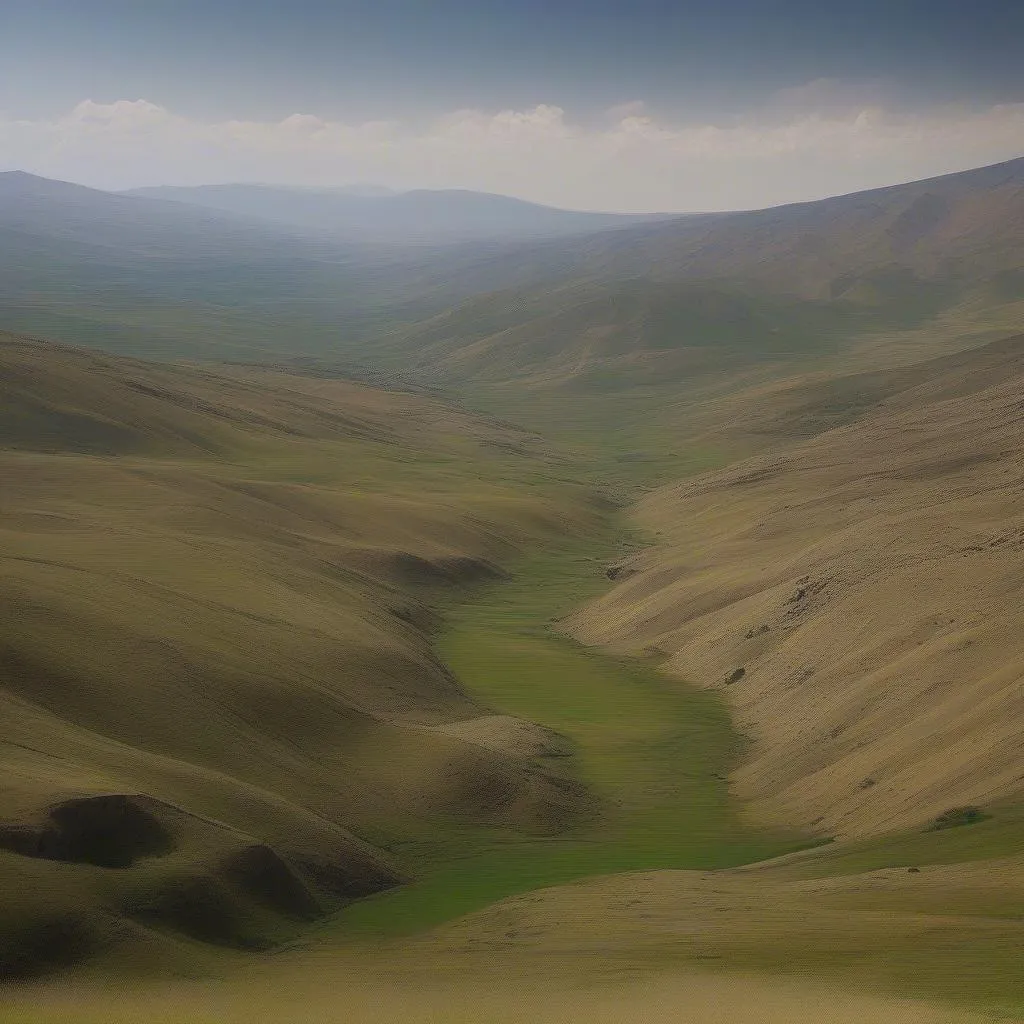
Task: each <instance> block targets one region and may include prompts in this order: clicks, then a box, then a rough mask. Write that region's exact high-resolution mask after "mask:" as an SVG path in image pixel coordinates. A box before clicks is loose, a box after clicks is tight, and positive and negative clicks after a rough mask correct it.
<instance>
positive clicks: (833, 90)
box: [0, 82, 1024, 210]
mask: <svg viewBox="0 0 1024 1024" xmlns="http://www.w3.org/2000/svg"><path fill="white" fill-rule="evenodd" d="M869 100H870V102H868V101H869ZM1021 152H1024V104H1003V105H996V106H991V107H988V108H985V109H963V108H958V109H936V110H931V111H926V112H916V113H913V112H906V111H895V110H892V109H887V108H886V107H885V105H884V103H883V102H882V101H881V100H880V99H879V97H878V94H877V90H875V91H872V90H871V89H860V90H857V89H854V90H852V91H847V92H844V91H843V88H842V87H840V86H839V85H837V84H836V83H832V82H812V83H808V85H807V86H804V87H801V89H795V90H788V91H787V92H786V93H785V94H782V95H780V96H777V97H775V98H773V99H772V100H771V101H770V102H768V103H766V105H765V107H764V108H763V109H762V110H761V111H760V112H759V113H758V114H757V115H751V116H749V117H747V118H743V119H737V120H735V121H732V122H729V123H723V124H694V123H673V122H671V121H669V120H666V119H664V118H660V117H657V116H655V115H654V114H652V113H650V112H648V110H647V108H646V107H645V106H644V105H643V104H642V103H640V102H639V101H634V102H630V103H625V104H620V105H618V106H617V107H613V108H611V109H610V110H609V111H607V112H606V118H605V120H604V121H603V122H601V123H599V124H597V125H589V124H587V125H585V124H582V123H577V122H575V121H574V120H573V119H572V118H571V117H570V116H569V115H568V114H567V113H566V111H565V110H563V109H562V108H561V107H558V106H555V105H551V104H541V105H539V106H536V107H533V108H530V109H526V110H502V111H497V112H485V111H481V110H475V109H463V110H457V111H453V112H451V113H449V114H446V115H444V116H443V117H439V118H437V119H435V120H433V121H431V122H429V123H412V122H409V123H405V122H398V121H366V122H362V123H347V122H341V121H331V120H326V119H323V118H321V117H318V116H316V115H313V114H309V113H295V114H292V115H291V116H289V117H286V118H284V119H283V120H280V121H237V120H236V121H217V122H213V121H203V120H197V119H193V118H186V117H182V116H180V115H177V114H175V113H173V112H172V111H169V110H166V109H164V108H162V107H159V106H157V105H155V104H153V103H150V102H147V101H145V100H141V99H140V100H118V101H117V102H114V103H96V102H93V101H92V100H84V101H83V102H81V103H79V104H78V105H77V106H76V107H75V108H74V109H73V110H71V111H69V112H68V113H66V114H65V115H63V116H60V117H56V118H53V119H50V120H24V119H22V120H18V119H14V118H9V117H8V118H5V117H2V116H0V167H7V168H22V169H25V170H28V171H32V172H34V173H37V174H43V175H46V176H49V177H55V178H65V179H69V180H73V181H81V182H83V183H85V184H91V185H96V186H99V187H104V188H125V187H130V186H133V185H142V184H157V183H169V184H198V183H205V182H214V181H274V182H290V183H295V184H306V185H331V184H344V183H346V182H351V181H375V182H379V183H380V184H383V185H390V186H392V187H397V188H403V187H428V188H431V187H433V188H442V187H464V188H476V189H482V190H486V191H492V192H505V193H509V194H513V195H520V196H524V197H526V198H530V199H534V200H537V201H540V202H548V203H554V204H558V205H565V206H572V207H579V208H583V207H588V208H604V209H620V210H669V209H679V210H687V209H689V210H699V209H704V210H709V209H728V208H737V207H749V206H760V205H769V204H773V203H779V202H787V201H791V200H798V199H805V198H813V197H817V196H822V195H828V194H835V193H839V192H844V191H852V190H855V189H859V188H868V187H872V186H876V185H883V184H888V183H891V182H895V181H900V180H907V179H910V178H915V177H923V176H927V175H930V174H940V173H943V172H946V171H951V170H958V169H962V168H965V167H969V166H974V165H981V164H984V163H990V162H995V161H998V160H1002V159H1007V158H1009V157H1013V156H1017V155H1019V154H1020V153H1021Z"/></svg>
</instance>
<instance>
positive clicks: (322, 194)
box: [127, 184, 653, 245]
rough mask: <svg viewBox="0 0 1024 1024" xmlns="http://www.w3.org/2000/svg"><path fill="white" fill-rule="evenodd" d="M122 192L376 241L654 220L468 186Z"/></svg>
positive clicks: (571, 231)
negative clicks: (543, 202)
mask: <svg viewBox="0 0 1024 1024" xmlns="http://www.w3.org/2000/svg"><path fill="white" fill-rule="evenodd" d="M127 194H128V195H134V196H145V197H148V198H151V199H167V200H172V201H174V202H178V203H185V204H187V205H189V206H198V207H206V208H208V209H213V210H224V211H228V212H231V213H238V214H243V215H245V216H247V217H257V218H262V219H265V220H267V221H273V222H275V223H278V224H285V225H288V226H289V227H291V228H293V229H299V230H302V231H303V232H304V233H312V234H313V235H314V236H317V237H323V238H333V239H336V240H338V241H342V242H371V243H375V244H393V243H398V244H402V245H407V244H415V245H423V244H433V245H437V244H444V243H451V242H460V241H462V242H464V241H473V240H476V241H482V240H490V241H523V240H527V239H540V238H558V237H562V236H567V235H577V234H586V233H587V232H592V231H600V230H602V229H604V228H615V227H625V226H627V225H630V224H635V223H637V222H642V221H648V220H651V219H653V218H651V217H646V216H636V215H634V216H629V215H622V214H614V213H586V212H580V211H576V210H559V209H557V208H555V207H551V206H540V205H538V204H537V203H529V202H526V201H525V200H522V199H514V198H512V197H511V196H501V195H489V194H487V193H483V192H472V191H469V190H466V189H414V190H412V191H408V192H397V193H390V194H389V193H386V192H385V193H384V194H380V195H374V194H370V195H367V194H358V193H355V194H354V193H352V192H350V191H346V190H344V189H326V188H325V189H315V188H287V187H284V186H273V185H242V184H229V185H199V186H192V187H186V186H169V185H164V186H157V187H152V188H139V189H133V190H132V191H131V192H129V193H127Z"/></svg>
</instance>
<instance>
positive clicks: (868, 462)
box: [569, 336, 1024, 836]
mask: <svg viewBox="0 0 1024 1024" xmlns="http://www.w3.org/2000/svg"><path fill="white" fill-rule="evenodd" d="M1022 384H1024V336H1017V337H1014V338H1012V339H1009V340H1007V341H1004V342H1000V343H995V344H993V345H990V346H987V347H985V348H982V349H979V350H977V351H975V352H971V353H962V354H959V355H956V356H952V357H947V358H944V359H939V360H935V361H933V362H930V363H925V364H922V365H920V366H918V367H911V368H907V369H905V370H898V371H892V372H891V373H888V374H881V373H880V374H873V375H861V376H855V377H850V378H847V379H845V380H843V379H840V380H838V381H836V382H834V383H833V384H832V385H831V386H830V389H828V388H827V389H824V390H819V391H818V392H817V394H816V398H814V399H813V400H809V396H808V394H807V393H804V392H800V391H799V389H798V391H797V393H795V394H794V395H791V396H790V398H791V401H790V405H789V407H788V408H786V407H785V404H784V403H780V404H779V405H778V406H777V408H776V410H775V413H774V414H773V416H769V417H767V418H765V419H762V420H760V424H759V426H760V429H762V430H775V431H777V435H776V436H777V437H778V436H780V435H782V436H785V435H788V436H789V437H790V438H792V437H793V435H794V434H796V435H797V436H799V434H800V432H801V431H806V432H807V433H812V434H814V436H811V437H810V438H809V439H808V440H804V441H800V442H797V443H796V444H794V445H792V446H790V447H784V448H783V449H782V450H781V453H779V452H774V453H773V452H771V451H770V452H769V453H768V454H765V455H762V456H758V457H755V458H753V459H750V460H747V461H745V462H741V463H739V464H737V465H735V466H733V467H731V468H729V469H726V470H723V471H719V472H715V473H709V474H706V475H704V476H700V477H697V478H695V479H693V480H690V481H687V482H685V483H683V484H679V485H675V486H670V487H668V488H664V489H662V490H660V491H655V492H653V493H652V494H651V495H649V496H648V497H646V498H645V499H644V500H643V501H642V502H641V503H640V505H639V508H638V513H637V516H638V520H639V522H640V523H641V524H642V525H643V526H644V527H645V528H646V529H648V530H649V531H651V532H653V533H655V534H656V535H657V543H656V546H655V547H653V548H651V549H650V550H648V551H647V552H645V553H642V554H640V555H639V556H637V557H636V558H635V559H633V560H631V561H628V562H626V563H624V564H622V565H620V566H618V567H616V568H615V569H614V570H613V575H615V577H616V580H617V581H618V582H617V584H616V586H615V588H614V589H613V590H612V591H611V592H610V593H609V594H608V595H606V596H605V597H603V598H601V599H599V600H597V601H596V602H594V603H593V604H591V605H590V606H589V607H587V608H586V609H584V610H582V611H581V612H580V613H579V614H578V615H577V616H575V617H574V618H573V619H572V620H571V622H570V623H569V628H570V630H571V632H572V633H573V634H574V635H575V636H577V637H578V638H580V639H582V640H584V641H585V642H588V643H600V644H606V645H610V646H612V647H613V648H615V649H617V650H627V651H631V652H636V653H639V652H641V651H646V652H648V653H657V654H658V655H659V656H661V657H663V658H665V659H666V662H665V668H666V669H667V670H669V671H672V672H675V673H678V674H681V675H683V676H685V677H686V678H687V679H689V680H691V681H693V682H696V683H698V684H700V685H703V686H715V687H721V688H723V689H724V690H725V691H726V692H727V694H728V697H729V699H730V702H731V704H732V707H733V708H734V711H735V714H736V716H737V719H738V724H739V725H740V727H741V728H742V729H743V730H744V731H746V732H748V733H749V734H750V735H751V736H752V738H753V741H754V742H753V747H752V749H751V751H750V754H749V757H748V759H747V761H746V763H745V764H744V766H743V767H742V768H741V769H740V770H739V771H738V772H737V773H736V774H735V778H734V781H735V787H736V790H737V791H738V792H739V794H740V795H742V796H744V797H749V798H751V799H753V800H754V801H755V810H757V811H758V812H759V814H760V815H761V816H763V817H766V818H769V819H781V820H785V821H787V822H801V823H804V824H805V825H807V826H810V827H814V828H816V829H818V830H820V831H821V832H823V833H828V834H833V835H840V836H845V835H859V834H864V833H873V832H880V831H884V830H887V829H892V828H897V827H904V826H910V825H920V824H921V823H924V822H927V821H929V820H930V819H932V818H935V817H936V816H937V815H939V814H941V813H942V812H944V811H946V810H947V809H949V808H950V807H954V806H957V805H987V804H990V803H991V802H993V801H996V800H1005V799H1011V798H1018V799H1019V798H1020V796H1021V795H1022V794H1024V774H1022V772H1021V767H1020V761H1019V751H1020V749H1021V746H1022V742H1024V734H1022V724H1021V723H1022V719H1021V716H1020V710H1021V679H1022V678H1024V660H1022V654H1021V651H1020V646H1019V643H1018V637H1019V635H1020V630H1021V607H1022V602H1021V585H1022V584H1021V574H1020V560H1021V553H1022V544H1024V519H1022V516H1021V509H1022V508H1024V502H1022V497H1024V495H1022V487H1024V477H1022V474H1021V461H1020V435H1021V425H1022V422H1024V421H1022V418H1021V408H1020V394H1021V386H1022ZM755 415H756V414H755ZM832 416H837V417H838V418H839V422H843V421H844V420H845V421H846V423H847V425H845V426H839V427H837V428H836V429H832V430H829V429H828V427H829V426H831V425H832V423H833V422H834V420H833V421H832V422H830V418H831V417H832ZM814 422H816V423H817V428H816V429H815V427H813V426H810V424H811V423H814ZM822 430H824V432H820V431H822Z"/></svg>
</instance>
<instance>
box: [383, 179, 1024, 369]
mask: <svg viewBox="0 0 1024 1024" xmlns="http://www.w3.org/2000/svg"><path fill="white" fill-rule="evenodd" d="M1022 237H1024V159H1022V160H1015V161H1010V162H1008V163H1005V164H999V165H996V166H993V167H987V168H981V169H979V170H976V171H967V172H963V173H960V174H953V175H947V176H945V177H942V178H935V179H931V180H928V181H921V182H914V183H911V184H907V185H897V186H893V187H891V188H887V189H878V190H875V191H872V192H863V193H857V194H854V195H850V196H841V197H838V198H835V199H825V200H820V201H817V202H812V203H802V204H797V205H792V206H783V207H777V208H773V209H768V210H755V211H749V212H740V213H729V214H714V215H707V216H704V217H694V218H682V219H675V220H671V221H665V222H662V223H657V224H653V225H645V226H643V227H634V228H627V229H623V230H620V231H616V232H603V233H601V234H597V235H593V236H591V237H589V238H586V239H581V240H578V241H574V242H571V243H559V246H560V248H559V247H558V246H556V245H551V246H548V247H547V248H540V247H538V248H536V249H535V250H533V251H532V252H527V251H520V252H519V253H516V254H510V255H508V256H506V257H504V259H505V261H506V265H507V266H508V267H509V268H511V267H512V266H514V265H515V262H516V261H517V260H520V261H525V260H527V259H529V258H531V257H532V258H535V259H536V260H537V261H538V263H539V264H546V265H548V266H549V268H550V274H549V280H548V281H546V282H544V283H543V284H540V285H537V284H530V285H528V286H527V287H525V288H515V289H514V290H508V291H499V292H495V293H493V294H489V295H483V296H480V297H477V298H474V299H470V300H469V301H468V302H466V303H463V304H462V305H460V306H459V307H457V308H456V309H454V310H452V311H449V312H446V313H444V314H441V315H439V316H437V317H435V318H434V319H431V320H427V321H426V322H424V323H422V324H417V325H415V326H413V327H412V328H409V329H407V330H406V331H404V332H401V333H398V334H396V335H395V337H394V338H392V339H390V340H389V342H388V344H387V345H386V346H385V348H384V350H383V353H384V358H387V359H389V360H390V361H391V362H393V363H394V364H395V365H408V364H410V363H411V364H412V365H416V366H419V367H420V368H421V369H422V370H423V371H424V372H429V373H431V374H432V375H433V376H434V377H435V378H437V379H442V380H443V379H449V380H452V381H455V382H460V383H466V382H470V383H473V382H475V381H476V380H477V379H478V378H479V377H481V376H482V377H484V378H485V379H496V378H501V377H504V378H505V379H508V378H511V379H520V380H521V379H527V380H529V381H530V382H531V383H533V384H537V383H547V384H556V385H561V384H565V383H566V382H571V383H573V384H574V386H578V387H580V386H581V387H586V386H589V385H591V384H593V383H597V384H599V385H602V386H614V387H628V386H631V385H633V384H636V383H649V382H651V381H658V380H661V381H664V380H678V381H685V380H688V379H692V378H695V377H700V376H702V375H705V374H707V373H708V372H709V371H719V370H721V369H722V368H723V367H736V366H743V365H751V364H757V363H764V362H770V361H772V360H776V359H778V358H779V357H785V358H792V357H793V356H800V357H803V356H807V355H813V356H819V357H820V356H827V355H829V354H833V353H835V352H836V351H837V350H840V349H842V348H843V347H849V346H851V345H853V344H855V343H856V342H858V341H861V340H863V339H864V338H865V337H870V336H872V335H878V334H885V333H886V332H892V331H899V330H905V329H908V328H912V327H920V326H922V325H926V324H930V323H932V322H933V321H935V320H936V319H937V318H940V317H944V316H945V317H948V316H949V315H950V314H951V313H957V312H958V311H961V310H963V311H965V313H966V311H970V312H973V313H974V314H975V315H976V314H977V308H978V306H979V305H981V306H983V307H985V309H986V310H988V311H989V313H988V315H996V314H995V313H994V311H995V310H998V308H999V307H1001V306H1004V305H1006V304H1013V303H1018V302H1020V301H1021V300H1022V298H1024V277H1022V276H1021V273H1020V262H1021V238H1022ZM376 358H381V356H380V354H379V353H378V355H377V357H376Z"/></svg>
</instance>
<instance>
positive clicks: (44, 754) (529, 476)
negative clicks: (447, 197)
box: [0, 335, 597, 974]
mask: <svg viewBox="0 0 1024 1024" xmlns="http://www.w3.org/2000/svg"><path fill="white" fill-rule="evenodd" d="M0 382H2V383H0V463H2V466H0V475H2V477H3V480H4V488H3V491H4V494H3V503H2V509H0V537H2V542H0V549H2V556H0V561H2V563H3V568H2V573H0V579H2V583H0V608H2V612H3V613H2V615H0V623H2V624H0V765H2V770H3V775H4V779H5V782H4V786H3V787H2V790H0V878H2V882H3V887H4V891H5V892H7V893H8V894H9V898H8V899H6V900H5V905H4V910H3V913H2V914H0V973H2V974H13V973H19V972H23V971H24V972H28V971H32V970H34V969H37V968H38V967H39V966H41V965H42V964H44V963H47V962H53V961H60V960H62V959H64V958H73V957H74V956H76V955H78V954H79V953H80V952H82V951H83V950H88V949H95V948H97V947H100V946H103V945H113V946H114V947H121V946H124V947H125V948H126V949H128V950H129V951H131V955H132V956H135V957H138V956H142V955H144V954H145V951H146V950H147V949H151V950H152V951H153V955H154V956H157V957H160V958H168V957H171V958H173V956H175V955H177V954H176V953H173V952H172V950H176V949H178V948H179V945H180V942H179V940H181V939H182V937H183V936H184V937H189V938H191V939H200V940H204V941H207V942H212V943H215V944H219V945H224V946H232V947H250V946H257V947H258V946H264V945H266V944H268V943H270V942H273V941H276V940H277V939H280V938H283V937H286V936H287V935H289V934H291V933H293V932H294V931H295V929H296V928H298V927H300V926H301V923H302V921H304V920H306V919H308V918H311V917H315V916H317V915H318V914H321V913H323V912H325V911H326V910H329V909H331V908H332V907H336V906H338V905H339V904H340V903H344V902H346V901H348V900H350V899H352V898H354V897H356V896H359V895H364V894H366V893H368V892H372V891H375V890H378V889H380V888H383V887H387V886H389V885H393V884H394V883H395V882H396V881H397V880H398V879H399V878H400V877H401V874H402V872H404V871H405V870H409V869H410V868H411V869H412V870H414V869H415V864H414V862H413V863H412V864H402V865H401V866H399V865H398V864H396V863H395V862H394V861H392V860H391V859H390V858H389V857H388V856H387V855H386V854H384V853H383V852H381V850H380V849H377V848H375V847H374V846H373V845H372V843H378V844H379V843H384V844H389V843H390V842H392V841H393V840H394V839H395V838H396V837H399V836H403V835H407V834H409V833H410V832H412V833H415V831H416V830H417V829H418V828H424V827H430V825H431V823H435V824H436V823H437V822H439V821H445V820H448V821H470V822H476V823H493V824H507V825H512V826H515V827H528V828H534V827H545V828H547V827H551V826H558V825H559V824H560V823H561V822H562V821H564V820H566V819H567V818H568V817H571V816H572V815H573V813H574V808H575V801H576V798H577V794H575V791H574V790H573V789H572V788H571V787H569V788H568V789H567V788H566V786H565V785H564V784H563V783H562V782H561V780H560V779H557V778H554V777H553V776H552V775H551V773H550V771H549V769H547V768H545V767H544V766H543V765H542V764H541V763H535V762H534V761H532V760H531V759H530V757H529V756H527V755H525V754H523V753H522V751H516V750H509V751H504V750H502V749H500V747H499V748H495V746H494V744H493V742H492V743H490V744H489V745H480V744H478V743H476V742H474V740H473V735H474V732H473V729H472V728H469V727H463V728H462V729H455V730H449V729H448V728H447V725H448V724H450V723H455V722H458V723H464V722H467V721H469V720H472V719H475V718H478V717H480V716H484V715H486V714H487V711H486V709H483V708H480V707H478V706H476V705H475V704H473V702H472V701H471V700H470V699H469V698H468V697H467V696H466V695H465V694H464V693H463V692H462V691H461V690H460V688H459V686H458V684H457V683H456V681H455V680H454V679H453V678H452V676H451V675H450V673H449V672H448V671H447V670H446V669H445V667H444V666H443V665H442V664H441V663H440V662H439V661H438V659H437V657H436V656H435V655H434V653H433V651H432V645H431V636H430V633H431V630H432V628H433V624H434V622H435V617H434V614H433V612H432V611H431V609H432V606H433V605H434V604H435V603H436V601H437V600H438V599H439V597H440V596H441V595H442V594H443V593H444V592H446V591H447V590H450V589H451V588H452V587H454V586H458V585H460V584H464V583H467V582H472V581H474V580H477V579H480V578H487V577H489V576H493V575H495V574H498V573H500V572H501V568H500V566H501V563H502V562H503V561H505V560H507V559H509V558H510V557H512V556H513V555H514V554H515V553H516V552H517V551H519V550H520V549H521V548H522V547H523V546H525V545H528V544H531V543H536V542H539V541H541V540H543V539H545V538H550V537H553V536H555V535H557V534H559V533H561V532H562V531H564V530H566V529H567V528H570V527H571V528H573V529H576V530H583V531H586V530H587V529H588V528H589V527H590V526H592V525H593V524H594V523H595V522H596V519H597V513H596V512H595V511H594V510H593V509H592V508H591V506H590V504H589V499H588V498H587V496H586V494H584V493H583V492H581V491H574V490H573V489H572V488H571V487H568V486H566V485H562V484H556V483H555V482H554V481H553V478H552V474H551V473H550V471H549V470H548V469H547V468H546V467H547V466H548V464H549V463H548V457H547V456H546V455H545V454H544V452H543V450H542V449H539V448H538V447H537V444H536V441H535V439H533V438H531V437H530V436H529V435H525V434H523V433H521V432H518V431H515V430H512V429H510V428H506V427H498V426H495V425H492V424H489V423H486V422H482V421H480V420H476V419H473V418H471V417H468V416H465V415H463V414H461V413H458V412H454V411H452V410H451V409H449V408H447V407H445V406H442V405H440V404H438V403H434V402H431V401H429V400H427V399H424V398H417V397H413V396H410V395H401V394H391V393H385V392H380V391H374V390H373V389H369V388H365V387H360V386H358V385H354V384H348V383H345V382H339V381H323V380H316V379H313V378H303V377H295V376H289V375H286V374H280V373H276V372H274V371H270V370H253V371H248V372H244V373H243V372H242V371H238V372H237V373H236V374H234V375H228V374H226V373H224V372H219V373H214V372H210V371H205V370H199V369H188V368H174V367H159V366H155V365H152V364H146V363H140V362H134V361H130V360H124V359H117V358H112V357H100V356H95V355H90V354H87V353H84V352H82V351H81V350H75V349H66V348H61V347H57V346H53V345H48V344H44V343H41V342H33V341H27V340H24V339H19V338H14V337H11V336H9V335H4V336H2V337H0ZM517 483H518V484H519V486H518V488H517ZM517 491H518V493H517ZM357 836H362V837H363V838H358V837H357ZM367 839H369V840H370V842H368V841H367ZM181 948H185V947H181Z"/></svg>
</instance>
